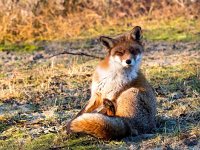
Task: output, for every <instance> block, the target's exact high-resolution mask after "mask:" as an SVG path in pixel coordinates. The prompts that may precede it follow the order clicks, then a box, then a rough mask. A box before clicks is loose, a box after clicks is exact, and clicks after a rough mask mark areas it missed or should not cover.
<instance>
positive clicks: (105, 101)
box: [103, 98, 115, 116]
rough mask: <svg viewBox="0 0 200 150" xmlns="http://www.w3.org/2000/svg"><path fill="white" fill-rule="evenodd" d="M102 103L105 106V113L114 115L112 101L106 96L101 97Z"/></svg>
mask: <svg viewBox="0 0 200 150" xmlns="http://www.w3.org/2000/svg"><path fill="white" fill-rule="evenodd" d="M103 105H104V107H105V108H106V113H107V115H108V116H114V115H115V106H114V103H113V102H112V101H110V100H109V99H107V98H104V99H103Z"/></svg>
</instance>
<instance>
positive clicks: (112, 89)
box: [68, 26, 156, 139]
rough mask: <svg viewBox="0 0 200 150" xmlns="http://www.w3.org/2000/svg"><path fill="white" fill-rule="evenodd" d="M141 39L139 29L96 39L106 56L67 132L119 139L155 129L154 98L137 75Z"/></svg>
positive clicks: (141, 45)
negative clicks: (85, 102)
mask: <svg viewBox="0 0 200 150" xmlns="http://www.w3.org/2000/svg"><path fill="white" fill-rule="evenodd" d="M141 38H142V30H141V27H139V26H136V27H134V28H133V29H132V30H131V31H129V32H127V33H125V34H121V35H119V36H117V37H113V38H111V37H107V36H101V37H100V42H101V43H102V44H103V46H104V47H106V49H107V52H108V55H107V56H106V57H105V59H104V60H102V61H101V62H100V63H99V65H98V66H97V68H96V70H95V72H94V74H93V79H92V86H91V98H90V100H89V101H88V103H87V105H86V106H85V107H84V108H83V109H82V110H81V111H80V112H79V113H78V114H77V116H76V117H75V118H74V119H72V120H71V121H70V123H69V124H68V130H69V131H70V132H75V133H86V134H90V135H92V136H95V137H97V138H102V139H121V138H124V137H126V136H133V135H137V134H143V133H148V132H151V131H152V130H153V129H154V128H155V125H156V118H155V115H156V98H155V95H154V91H153V89H152V87H151V86H150V84H149V83H148V81H147V80H146V78H145V77H144V75H143V74H142V73H141V71H140V64H141V60H142V53H143V51H144V47H143V44H142V40H141Z"/></svg>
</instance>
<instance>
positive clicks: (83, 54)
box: [47, 51, 103, 59]
mask: <svg viewBox="0 0 200 150" xmlns="http://www.w3.org/2000/svg"><path fill="white" fill-rule="evenodd" d="M64 54H70V55H79V56H87V57H92V58H98V59H103V57H101V56H95V55H90V54H86V53H83V52H79V53H72V52H67V51H64V52H62V53H58V54H55V55H52V56H49V57H47V58H52V57H55V56H59V55H64Z"/></svg>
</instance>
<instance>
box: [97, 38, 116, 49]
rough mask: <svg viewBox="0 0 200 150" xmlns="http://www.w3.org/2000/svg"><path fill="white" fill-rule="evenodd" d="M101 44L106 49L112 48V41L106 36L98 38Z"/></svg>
mask: <svg viewBox="0 0 200 150" xmlns="http://www.w3.org/2000/svg"><path fill="white" fill-rule="evenodd" d="M99 40H100V42H101V44H102V45H103V46H105V47H106V48H108V49H111V48H112V47H113V46H114V43H115V41H114V39H112V38H110V37H107V36H100V38H99Z"/></svg>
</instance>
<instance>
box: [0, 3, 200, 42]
mask: <svg viewBox="0 0 200 150" xmlns="http://www.w3.org/2000/svg"><path fill="white" fill-rule="evenodd" d="M0 8H1V9H0V35H1V36H0V42H1V44H7V43H20V42H34V41H41V40H74V39H83V38H84V39H85V38H93V37H96V36H99V35H100V34H117V33H120V32H122V31H124V30H128V29H130V28H131V27H132V26H134V25H140V26H142V27H143V28H144V30H145V31H146V32H145V34H146V38H148V39H151V40H190V39H191V38H197V36H198V37H199V34H200V33H199V28H200V27H199V26H200V25H199V21H198V19H199V17H200V1H198V0H95V1H92V0H0ZM197 39H199V38H197Z"/></svg>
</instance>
